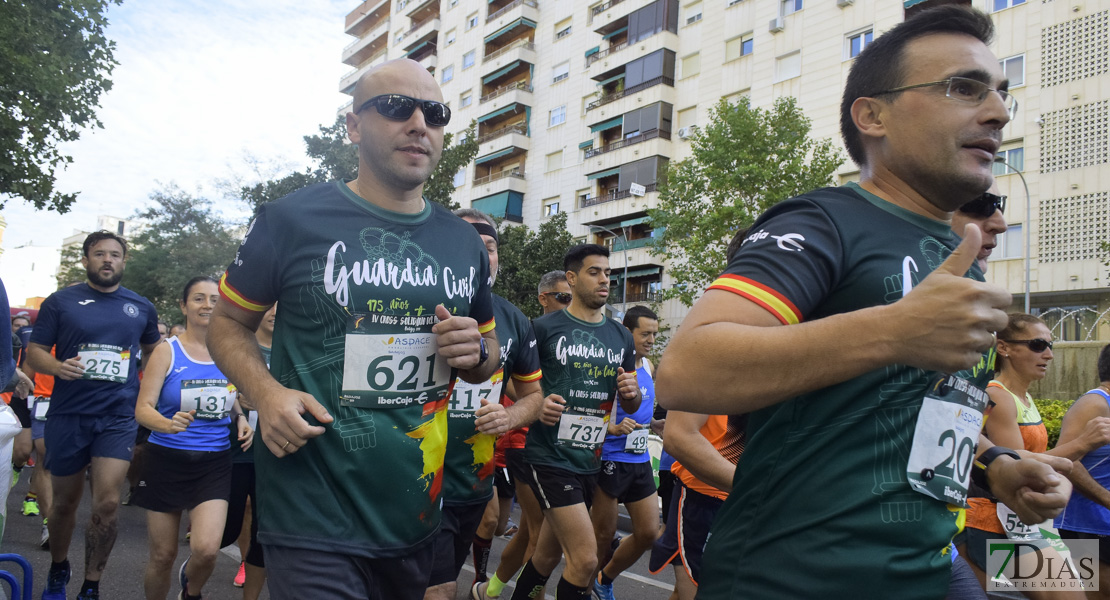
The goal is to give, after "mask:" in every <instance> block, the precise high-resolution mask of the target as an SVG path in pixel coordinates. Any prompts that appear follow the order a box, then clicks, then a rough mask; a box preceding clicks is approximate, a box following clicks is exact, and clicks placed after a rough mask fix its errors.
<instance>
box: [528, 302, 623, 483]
mask: <svg viewBox="0 0 1110 600" xmlns="http://www.w3.org/2000/svg"><path fill="white" fill-rule="evenodd" d="M532 324H533V327H534V329H535V331H536V342H537V344H538V346H539V351H540V366H541V367H542V368H543V393H544V394H545V395H550V394H558V395H560V396H562V397H563V399H564V400H566V401H567V403H566V406H565V407H564V409H563V416H562V417H561V418H560V419H559V424H558V425H555V426H550V425H544V424H543V423H540V422H537V423H534V424H533V425H532V426H531V428H529V429H528V439H527V442H526V443H525V445H524V457H525V460H527V461H528V462H529V463H534V464H538V465H549V466H554V467H559V468H560V469H566V470H568V471H572V472H575V473H596V472H597V471H598V470H599V469H600V468H601V445H602V443H603V442H604V441H605V431H606V425H607V423H608V421H609V413H610V411H611V410H612V408H613V401H614V400H615V399H616V394H617V369H618V368H623V369H624V370H625V372H627V373H635V372H636V361H635V358H634V356H633V354H634V350H635V346H634V345H633V342H632V334H631V333H629V332H628V329H626V328H625V327H624V326H623V325H621V324H620V323H618V322H616V321H614V320H612V319H604V320H602V321H601V322H600V323H587V322H585V321H582V320H579V319H576V318H574V317H573V316H571V314H570V313H568V312H567V311H566V309H564V310H560V311H558V312H554V313H551V314H547V315H544V316H542V317H540V318H538V319H536V320H535V321H533V322H532Z"/></svg>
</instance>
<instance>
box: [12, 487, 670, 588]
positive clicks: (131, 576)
mask: <svg viewBox="0 0 1110 600" xmlns="http://www.w3.org/2000/svg"><path fill="white" fill-rule="evenodd" d="M32 471H33V469H24V471H23V474H22V475H21V477H20V480H19V482H18V483H17V484H16V485H15V487H14V488H12V490H11V493H10V494H9V495H8V502H7V508H8V517H7V521H6V525H5V531H4V537H3V542H2V543H0V550H2V551H3V552H6V553H15V554H20V555H22V556H24V557H25V558H27V559H28V560H29V561H30V562H31V566H32V569H33V571H34V583H35V585H34V598H36V599H37V598H39V595H40V594H41V593H42V586H43V584H44V583H45V580H46V572H47V570H48V568H49V566H50V553H49V552H47V551H45V550H41V549H39V545H38V542H39V535H40V529H41V526H42V519H41V517H38V518H36V517H25V516H23V515H22V514H21V512H20V509H21V508H22V503H23V496H24V495H25V494H26V492H27V485H28V482H29V477H28V476H29V475H31V473H32ZM144 513H145V511H144V510H143V509H141V508H138V507H133V506H121V507H120V513H119V537H118V538H117V539H116V545H115V549H114V550H113V551H112V557H111V559H110V560H109V561H108V568H107V570H106V571H105V573H104V578H103V579H102V581H101V584H100V597H101V598H103V599H104V600H132V599H134V600H140V599H142V598H143V591H142V574H143V569H144V568H145V566H146V559H147V537H146V535H147V534H146V515H145V514H144ZM513 518H514V519H516V520H519V515H518V514H516V511H514V514H513ZM88 519H89V494H88V490H87V489H86V493H85V496H84V498H83V501H82V503H81V508H80V510H79V511H78V516H77V529H76V531H75V532H74V542H73V544H72V545H71V547H70V552H69V557H70V564H71V565H72V566H73V576H72V579H71V580H70V584H69V588H68V589H69V594H70V597H74V596H76V595H77V591H78V590H77V588H78V586H79V585H80V583H81V580H82V578H83V574H84V573H83V570H84V566H83V558H82V557H83V556H84V529H85V526H86V524H87V523H88ZM183 521H184V519H183ZM621 535H628V534H627V532H621ZM178 540H179V544H178V547H179V550H178V555H177V561H176V563H175V564H174V570H173V573H174V574H175V575H174V578H175V579H176V573H177V567H178V566H179V565H180V564H181V562H182V561H184V560H185V558H186V556H188V553H189V546H188V543H187V542H186V541H185V525H184V523H183V524H182V529H181V531H180V533H179V535H178ZM506 543H507V541H506V540H504V539H500V538H495V539H494V542H493V551H492V553H491V557H490V572H491V573H492V571H493V569H494V568H495V567H496V565H497V562H498V560H499V559H500V556H501V551H502V550H503V549H504V548H505V544H506ZM647 560H648V559H647V556H646V555H645V556H643V557H641V559H640V561H639V562H638V563H636V565H634V566H633V568H632V569H629V571H627V572H626V573H624V574H622V575H621V576H620V577H619V578H617V581H616V584H615V588H614V589H615V592H616V595H617V597H618V598H621V599H627V598H635V599H636V600H666V598H668V597H669V596H670V592H671V588H672V587H673V585H674V579H673V577H672V573H671V572H670V571H664V572H663V573H661V574H660V575H659V576H654V575H650V574H649V573H648V571H647ZM0 568H4V569H5V570H9V571H11V570H14V572H16V573H18V568H17V567H15V566H14V565H10V564H5V565H2V566H0ZM238 568H239V551H238V548H236V547H234V546H231V547H228V548H225V549H224V551H223V553H222V554H221V556H220V559H219V560H218V561H217V563H216V571H215V572H214V573H213V575H212V579H210V580H209V582H208V585H207V586H206V587H205V590H204V592H205V593H204V598H205V600H233V599H235V600H237V599H239V598H241V597H242V592H241V591H240V590H239V588H236V587H233V586H232V584H231V581H232V579H233V578H234V577H235V572H236V570H237V569H238ZM559 572H560V571H559V570H557V571H556V572H555V573H554V574H553V575H552V579H551V582H550V583H549V584H548V593H547V598H548V599H551V600H553V599H554V593H555V582H556V581H558V577H559ZM473 582H474V569H473V564H472V563H471V562H470V561H467V564H466V565H465V566H464V567H463V571H462V574H461V575H460V576H459V580H458V584H459V593H458V596H457V597H458V598H459V599H460V600H461V599H464V598H468V597H469V596H468V595H467V594H468V593H469V590H470V585H471V584H472V583H473ZM511 589H512V584H510V585H509V586H508V587H507V588H506V590H507V591H506V592H505V593H503V594H502V598H505V599H506V600H508V598H509V597H510V596H511ZM4 592H5V597H6V592H7V589H6V586H4ZM177 593H178V585H177V584H176V583H173V584H172V585H171V587H170V598H176V597H177ZM262 598H263V599H268V598H269V594H268V593H267V592H266V591H263V593H262Z"/></svg>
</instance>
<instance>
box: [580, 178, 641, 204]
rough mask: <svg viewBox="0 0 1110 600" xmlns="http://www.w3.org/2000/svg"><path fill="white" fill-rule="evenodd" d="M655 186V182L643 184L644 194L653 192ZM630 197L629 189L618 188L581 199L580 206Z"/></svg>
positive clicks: (606, 202)
mask: <svg viewBox="0 0 1110 600" xmlns="http://www.w3.org/2000/svg"><path fill="white" fill-rule="evenodd" d="M656 186H657V184H654V183H649V184H647V185H645V186H644V193H645V194H650V193H653V192H655V191H656ZM632 197H633V196H632V192H631V191H630V190H619V191H615V192H610V193H608V194H602V195H600V196H594V197H592V198H588V199H586V200H583V201H582V208H588V207H590V206H597V205H599V204H608V203H610V202H616V201H617V200H624V199H626V198H632ZM637 197H638V196H637Z"/></svg>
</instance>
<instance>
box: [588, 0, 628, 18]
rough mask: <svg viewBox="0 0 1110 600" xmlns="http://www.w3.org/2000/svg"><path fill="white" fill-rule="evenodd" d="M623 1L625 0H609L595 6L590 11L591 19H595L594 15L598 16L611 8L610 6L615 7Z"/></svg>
mask: <svg viewBox="0 0 1110 600" xmlns="http://www.w3.org/2000/svg"><path fill="white" fill-rule="evenodd" d="M621 2H624V0H609V1H608V2H606V3H605V4H602V5H601V6H595V7H594V8H593V10H591V11H590V20H593V18H594V17H596V16H598V15H600V14H601V13H603V12H605V11H607V10H609V9H610V8H613V7H614V6H616V5H618V4H620V3H621Z"/></svg>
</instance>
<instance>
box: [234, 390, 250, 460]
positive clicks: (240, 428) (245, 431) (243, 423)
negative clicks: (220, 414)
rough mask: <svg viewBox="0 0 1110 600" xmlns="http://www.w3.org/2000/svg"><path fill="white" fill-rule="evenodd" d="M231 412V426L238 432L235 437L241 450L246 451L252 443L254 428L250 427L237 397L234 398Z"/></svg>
mask: <svg viewBox="0 0 1110 600" xmlns="http://www.w3.org/2000/svg"><path fill="white" fill-rule="evenodd" d="M231 414H232V423H233V427H235V431H236V432H237V433H238V435H237V436H236V438H235V439H237V440H239V442H240V446H239V447H240V448H242V449H243V452H246V451H247V450H249V449H250V447H251V444H253V443H254V430H253V429H251V424H250V421H249V420H248V419H247V415H246V414H244V413H243V406H242V404H240V402H239V399H238V398H236V399H235V404H234V405H233V408H232V409H231Z"/></svg>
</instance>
